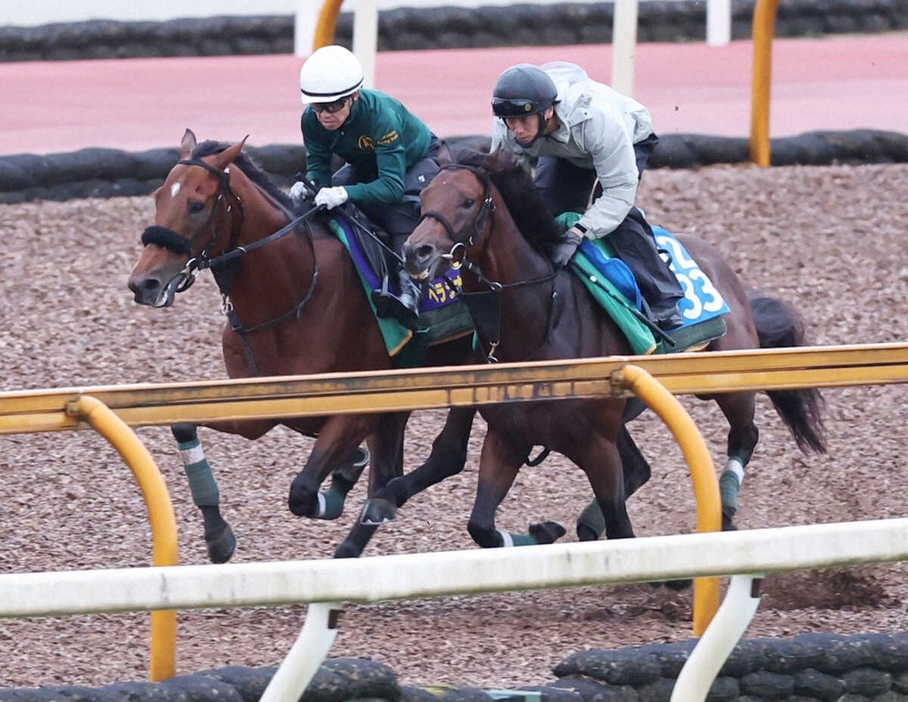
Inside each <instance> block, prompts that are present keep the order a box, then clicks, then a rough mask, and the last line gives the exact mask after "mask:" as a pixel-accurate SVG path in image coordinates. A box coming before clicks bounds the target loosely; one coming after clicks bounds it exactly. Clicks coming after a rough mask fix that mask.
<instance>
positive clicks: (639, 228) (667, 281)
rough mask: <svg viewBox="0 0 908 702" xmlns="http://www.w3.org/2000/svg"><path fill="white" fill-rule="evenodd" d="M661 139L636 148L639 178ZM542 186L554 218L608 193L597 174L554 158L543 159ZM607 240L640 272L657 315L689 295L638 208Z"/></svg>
mask: <svg viewBox="0 0 908 702" xmlns="http://www.w3.org/2000/svg"><path fill="white" fill-rule="evenodd" d="M658 141H659V140H658V138H657V137H656V135H655V134H652V135H650V136H649V137H648V138H646V139H644V140H643V141H641V142H639V143H638V144H635V145H634V151H635V153H636V155H637V173H638V175H637V178H638V179H639V178H640V176H641V175H642V174H643V171H644V169H645V168H646V163H647V160H648V158H649V155H650V153H652V151H653V149H654V148H655V147H656V144H657V143H658ZM536 187H537V188H538V189H539V191H540V192H541V193H542V197H543V199H544V200H545V202H546V203H547V204H548V206H549V208H550V209H551V211H552V214H553V215H558V214H561V213H562V212H585V211H586V209H587V207H588V206H589V204H590V202H591V201H595V200H596V198H597V197H599V195H601V194H602V186H601V185H600V184H599V182H598V181H597V179H596V172H595V171H594V170H592V169H588V168H581V167H579V166H575V165H574V164H572V163H570V162H568V161H565V160H563V159H559V158H555V157H552V156H542V157H540V158H539V162H538V164H537V165H536ZM607 236H608V242H609V244H611V245H612V247H613V248H614V250H615V253H616V254H617V255H618V257H619V258H620V259H621V260H622V261H624V262H625V263H626V264H627V265H628V266H630V269H631V270H632V271H633V272H634V277H635V278H636V279H637V285H639V286H640V292H641V293H642V294H643V297H644V299H645V300H646V302H647V303H648V304H649V306H650V308H651V309H652V311H653V314H654V316H655V317H656V318H657V319H660V318H662V317H663V316H665V315H666V314H668V313H670V312H671V311H672V310H674V307H675V305H676V304H677V302H678V300H680V299H681V298H682V297H684V291H683V290H682V289H681V286H680V285H679V283H678V280H677V279H676V278H675V276H674V274H673V273H672V272H671V271H670V270H669V268H668V265H667V264H666V263H665V261H664V260H663V259H662V257H661V256H660V255H659V251H658V249H657V248H656V239H655V237H654V235H653V230H652V228H651V227H650V225H649V223H648V222H647V221H646V218H645V217H644V216H643V213H642V212H640V210H639V209H637V208H636V207H632V208H631V210H630V212H629V213H628V215H627V217H625V218H624V221H622V222H621V224H619V225H618V227H617V228H616V229H615V231H613V232H612V233H610V234H608V235H607Z"/></svg>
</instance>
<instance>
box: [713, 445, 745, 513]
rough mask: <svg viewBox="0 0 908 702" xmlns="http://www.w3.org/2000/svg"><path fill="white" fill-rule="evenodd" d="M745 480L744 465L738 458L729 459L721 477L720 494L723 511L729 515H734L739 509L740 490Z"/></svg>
mask: <svg viewBox="0 0 908 702" xmlns="http://www.w3.org/2000/svg"><path fill="white" fill-rule="evenodd" d="M743 480H744V466H743V465H741V463H740V461H738V460H737V459H734V458H730V459H728V463H726V464H725V470H724V471H723V472H722V475H721V476H720V477H719V494H720V495H721V496H722V511H723V512H724V513H725V514H726V515H728V516H729V517H734V516H735V513H736V512H737V511H738V492H739V491H740V490H741V483H742V482H743Z"/></svg>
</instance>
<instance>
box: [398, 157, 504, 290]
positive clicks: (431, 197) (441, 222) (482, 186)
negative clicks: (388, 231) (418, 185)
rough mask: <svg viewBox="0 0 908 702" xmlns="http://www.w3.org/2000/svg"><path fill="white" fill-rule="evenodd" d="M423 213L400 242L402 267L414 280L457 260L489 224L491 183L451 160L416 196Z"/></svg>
mask: <svg viewBox="0 0 908 702" xmlns="http://www.w3.org/2000/svg"><path fill="white" fill-rule="evenodd" d="M420 200H421V204H422V206H421V209H422V218H421V220H420V222H419V225H417V227H416V229H414V230H413V233H412V234H411V235H410V236H409V238H408V239H407V241H406V242H405V243H404V246H403V249H402V253H403V256H404V267H405V268H406V270H407V272H408V273H409V274H410V275H411V276H413V278H415V279H417V280H432V279H434V278H435V277H436V276H439V275H441V274H442V273H444V272H445V271H446V270H447V269H448V268H449V267H450V266H451V264H452V263H454V262H457V263H460V262H462V261H463V260H464V259H465V257H466V254H467V251H468V250H469V249H470V248H471V247H472V246H474V245H475V244H476V243H477V242H478V241H479V240H480V239H481V238H482V237H483V234H484V233H485V232H487V231H488V230H489V229H490V228H491V227H492V225H493V222H492V220H493V218H494V213H495V202H494V200H493V197H492V183H491V181H490V180H489V177H488V175H487V174H486V173H485V172H484V171H482V170H480V169H479V168H476V167H473V166H468V165H463V164H457V163H454V164H450V165H446V166H443V167H442V169H441V171H439V173H438V175H436V176H435V178H433V179H432V182H431V183H429V185H428V186H426V187H425V188H424V189H423V191H422V194H421V195H420Z"/></svg>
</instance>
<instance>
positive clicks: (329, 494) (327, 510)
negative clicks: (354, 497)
mask: <svg viewBox="0 0 908 702" xmlns="http://www.w3.org/2000/svg"><path fill="white" fill-rule="evenodd" d="M346 497H347V493H346V491H342V490H340V489H338V488H337V487H335V486H334V485H332V486H331V487H329V488H328V489H327V490H322V491H321V492H320V493H318V511H317V512H316V513H315V519H337V518H338V517H339V516H341V513H342V512H343V511H344V500H345V499H346Z"/></svg>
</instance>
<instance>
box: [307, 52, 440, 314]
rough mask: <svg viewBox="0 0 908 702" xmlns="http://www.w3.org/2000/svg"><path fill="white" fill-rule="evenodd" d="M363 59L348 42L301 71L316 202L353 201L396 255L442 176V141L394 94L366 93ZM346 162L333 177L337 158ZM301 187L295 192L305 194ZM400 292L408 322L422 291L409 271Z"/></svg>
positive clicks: (328, 204) (315, 57)
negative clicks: (428, 189) (425, 194)
mask: <svg viewBox="0 0 908 702" xmlns="http://www.w3.org/2000/svg"><path fill="white" fill-rule="evenodd" d="M362 84H363V68H362V65H361V64H360V62H359V60H358V59H357V58H356V57H355V56H354V55H353V54H352V53H351V52H350V51H348V50H347V49H345V48H343V47H341V46H326V47H323V48H321V49H319V50H317V51H316V52H314V53H313V54H312V55H311V56H310V57H309V58H308V59H307V60H306V62H305V63H304V64H303V67H302V69H301V70H300V89H301V91H302V100H303V103H304V104H307V107H306V108H305V110H304V111H303V115H302V118H301V126H302V132H303V141H304V143H305V145H306V154H307V157H306V159H307V168H306V176H307V178H309V180H311V181H312V182H313V183H314V184H315V186H316V187H317V188H318V191H317V193H316V195H315V204H316V205H320V206H324V207H326V208H328V209H332V208H334V207H338V206H340V205H342V204H343V203H345V202H348V201H349V202H352V203H354V204H355V205H357V207H359V208H360V209H361V210H362V211H363V212H364V213H365V214H366V216H367V217H369V219H370V220H371V221H372V222H373V223H375V224H377V225H378V226H379V227H381V228H382V229H383V230H384V231H385V232H386V233H387V234H388V235H389V236H390V239H391V246H392V248H393V250H394V251H395V253H399V252H400V249H401V246H402V245H403V242H404V241H406V239H407V237H408V236H409V235H410V233H411V232H412V231H413V229H414V228H415V227H416V225H417V224H418V223H419V217H420V212H419V193H420V191H421V190H422V189H423V188H424V187H425V186H426V185H428V184H429V181H430V180H432V178H433V177H434V176H435V174H436V173H438V163H437V161H436V156H437V155H438V151H439V148H440V146H441V142H440V140H439V139H438V138H437V137H436V136H435V135H434V134H433V133H432V131H431V130H430V129H429V128H428V127H427V126H426V125H425V123H424V122H422V121H421V120H420V119H419V118H417V117H415V116H414V115H413V114H412V113H410V112H409V111H408V110H407V108H406V107H404V106H403V104H401V102H400V101H399V100H396V99H395V98H393V97H390V96H389V95H385V94H384V93H381V92H378V91H376V90H366V89H364V88H363V87H362ZM334 156H337V157H340V158H341V159H342V160H343V161H344V162H345V164H344V165H343V166H342V167H341V168H339V169H338V170H337V172H335V173H333V174H332V171H331V159H332V157H334ZM301 192H302V184H297V185H294V188H293V189H291V196H294V197H299V195H300V194H301ZM398 282H399V284H400V292H399V295H397V296H396V297H395V298H393V299H392V300H391V301H390V302H392V303H394V302H395V301H396V302H397V303H400V304H401V305H402V306H403V307H404V308H405V309H403V310H401V309H400V308H399V306H397V305H394V304H392V305H391V306H392V307H395V308H396V309H394V310H392V313H395V314H396V315H397V316H402V317H404V320H402V321H408V322H414V321H415V315H416V314H418V308H419V296H420V293H419V288H418V287H417V286H416V285H415V284H414V283H413V281H411V280H410V278H409V276H407V275H406V273H404V272H403V271H401V273H400V274H399V281H398Z"/></svg>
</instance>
